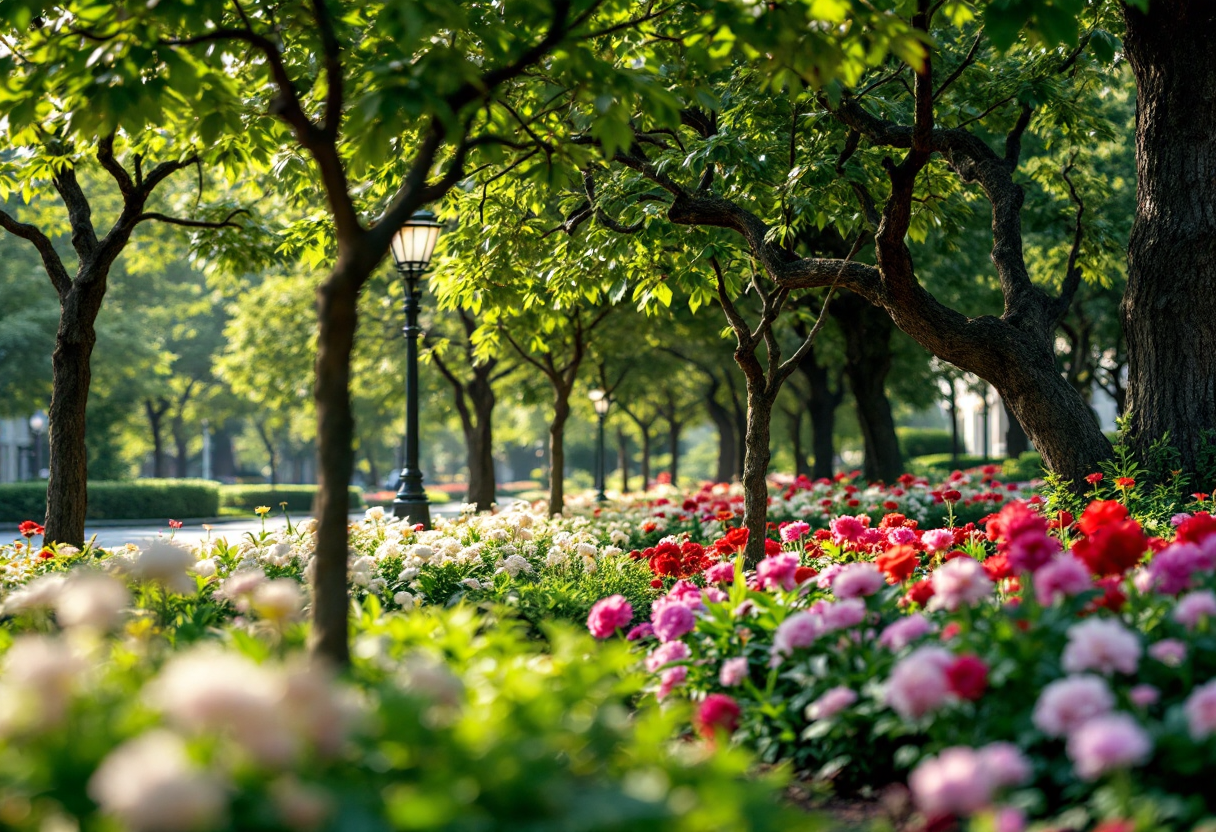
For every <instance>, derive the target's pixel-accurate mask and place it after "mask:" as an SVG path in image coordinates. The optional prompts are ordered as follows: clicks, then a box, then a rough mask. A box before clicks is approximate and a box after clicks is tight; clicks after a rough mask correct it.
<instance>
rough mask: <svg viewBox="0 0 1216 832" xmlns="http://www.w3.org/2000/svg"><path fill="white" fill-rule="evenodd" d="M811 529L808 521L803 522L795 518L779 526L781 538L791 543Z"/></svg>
mask: <svg viewBox="0 0 1216 832" xmlns="http://www.w3.org/2000/svg"><path fill="white" fill-rule="evenodd" d="M810 530H811V526H810V524H809V523H804V522H803V521H801V520H795V521H793V522H792V523H786V524H785V525H784V526H782V527H781V539H782V540H783V541H785V542H786V543H793V542H794V541H795V540H800V539H802V538H803V537H805V536H806V534H807V532H809V531H810Z"/></svg>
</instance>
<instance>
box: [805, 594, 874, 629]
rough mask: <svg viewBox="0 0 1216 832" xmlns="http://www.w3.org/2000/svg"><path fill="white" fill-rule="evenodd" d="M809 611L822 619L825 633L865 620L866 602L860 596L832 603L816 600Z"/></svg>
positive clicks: (846, 627) (853, 625)
mask: <svg viewBox="0 0 1216 832" xmlns="http://www.w3.org/2000/svg"><path fill="white" fill-rule="evenodd" d="M811 611H812V612H813V613H815V614H816V615H818V616H819V617H820V619H821V620H822V626H823V632H825V633H830V632H833V631H835V630H847V629H848V628H849V627H856V626H857V625H858V624H860V623H861V622H863V621H865V620H866V602H865V601H863V600H861V599H860V598H848V599H846V600H844V601H837V602H836V603H834V604H829V603H827V602H826V601H817V602H815V606H813V607H811Z"/></svg>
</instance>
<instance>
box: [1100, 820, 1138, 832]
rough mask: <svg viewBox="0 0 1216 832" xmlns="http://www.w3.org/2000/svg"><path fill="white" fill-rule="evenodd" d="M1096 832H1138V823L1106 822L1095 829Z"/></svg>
mask: <svg viewBox="0 0 1216 832" xmlns="http://www.w3.org/2000/svg"><path fill="white" fill-rule="evenodd" d="M1094 832H1136V822H1135V821H1132V820H1104V821H1102V822H1101V823H1099V824H1098V825H1097V826H1095V827H1094Z"/></svg>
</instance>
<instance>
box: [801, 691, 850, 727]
mask: <svg viewBox="0 0 1216 832" xmlns="http://www.w3.org/2000/svg"><path fill="white" fill-rule="evenodd" d="M856 701H857V694H856V693H854V692H853V690H852V689H851V688H847V687H845V686H843V685H840V686H837V687H834V688H832V689H830V690H828V691H827V692H826V693H824V694H823V695H822V696H820V697H819V698H818V699H816V700H815V701H814V702H812V703H811V704H809V705H807V706H806V715H807V718H808V719H812V720H814V719H831V718H832V717H834V716H836V714H838V713H840V712H841V711H843V710H844V709H845V708H847V707H849V706H850V705H852V704H853V703H854V702H856Z"/></svg>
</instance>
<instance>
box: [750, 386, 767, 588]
mask: <svg viewBox="0 0 1216 832" xmlns="http://www.w3.org/2000/svg"><path fill="white" fill-rule="evenodd" d="M772 419H773V402H772V398H770V396H769V395H768V394H767V391H765V390H764V389H763V388H762V387H761V386H760V385H751V386H749V389H748V395H747V438H746V440H745V441H744V445H745V446H746V447H745V453H744V457H743V477H742V483H743V524H744V526H745V527H746V528H747V551H746V555H747V562H748V564H749V565H755V564H756V563H759V562H760V559H761V558H763V557H764V537H765V532H766V531H767V525H768V466H769V462H771V461H772V452H771V451H770V449H769V430H770V425H771V424H772Z"/></svg>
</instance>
